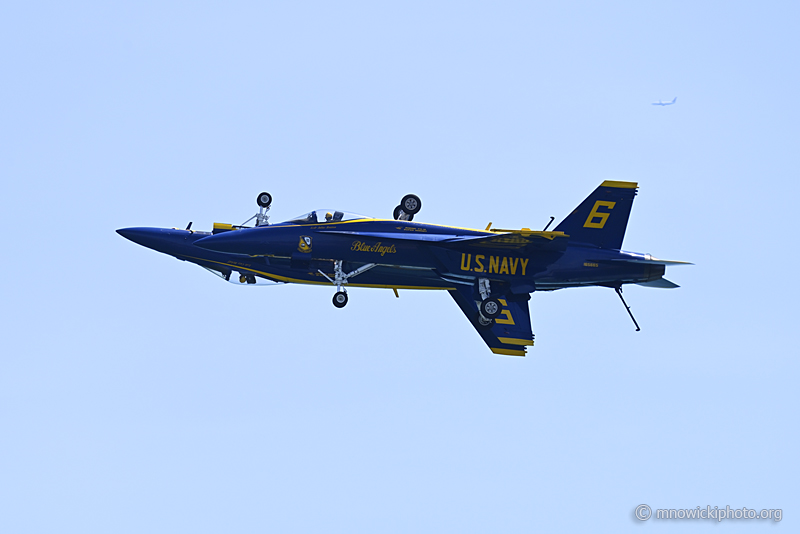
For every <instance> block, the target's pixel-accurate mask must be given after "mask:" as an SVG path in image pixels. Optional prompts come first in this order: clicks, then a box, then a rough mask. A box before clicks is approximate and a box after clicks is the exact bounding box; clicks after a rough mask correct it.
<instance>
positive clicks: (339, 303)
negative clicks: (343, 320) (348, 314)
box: [333, 291, 347, 308]
mask: <svg viewBox="0 0 800 534" xmlns="http://www.w3.org/2000/svg"><path fill="white" fill-rule="evenodd" d="M346 304H347V293H345V292H344V291H337V292H336V294H335V295H334V296H333V305H334V306H336V307H337V308H344V307H345V305H346Z"/></svg>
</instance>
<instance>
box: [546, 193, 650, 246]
mask: <svg viewBox="0 0 800 534" xmlns="http://www.w3.org/2000/svg"><path fill="white" fill-rule="evenodd" d="M637 187H638V185H637V184H636V182H614V181H609V180H606V181H605V182H603V183H602V184H600V187H598V188H597V189H595V190H594V192H593V193H592V194H591V195H589V196H588V197H586V200H584V201H583V202H581V205H580V206H578V207H577V208H575V209H574V210H573V211H572V213H570V214H569V215H567V218H566V219H564V220H563V221H561V222H560V223H559V225H558V226H557V227H556V231H557V232H564V233H565V234H567V235H569V240H570V242H579V243H586V244H588V245H595V246H597V247H602V248H612V249H620V248H622V238H624V237H625V228H626V227H627V226H628V217H629V216H630V214H631V206H633V197H635V196H636V189H637Z"/></svg>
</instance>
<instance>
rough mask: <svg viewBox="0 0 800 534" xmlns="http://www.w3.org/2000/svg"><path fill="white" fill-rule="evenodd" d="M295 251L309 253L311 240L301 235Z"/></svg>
mask: <svg viewBox="0 0 800 534" xmlns="http://www.w3.org/2000/svg"><path fill="white" fill-rule="evenodd" d="M297 250H299V251H300V252H303V253H309V252H311V238H310V237H309V236H307V235H301V236H300V243H299V244H298V245H297Z"/></svg>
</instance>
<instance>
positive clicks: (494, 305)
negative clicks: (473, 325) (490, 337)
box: [478, 278, 503, 328]
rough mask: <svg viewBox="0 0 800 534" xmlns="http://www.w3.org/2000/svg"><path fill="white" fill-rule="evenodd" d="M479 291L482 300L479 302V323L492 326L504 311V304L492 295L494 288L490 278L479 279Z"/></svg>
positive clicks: (483, 325)
mask: <svg viewBox="0 0 800 534" xmlns="http://www.w3.org/2000/svg"><path fill="white" fill-rule="evenodd" d="M478 292H479V293H480V295H481V301H480V303H478V324H479V325H480V326H482V327H484V328H490V327H491V326H492V325H493V324H494V320H495V319H496V318H497V317H498V316H499V315H500V312H502V311H503V306H502V305H501V304H500V301H499V300H497V299H495V298H492V297H491V294H492V288H491V285H490V283H489V279H488V278H479V279H478Z"/></svg>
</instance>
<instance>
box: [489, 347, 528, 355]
mask: <svg viewBox="0 0 800 534" xmlns="http://www.w3.org/2000/svg"><path fill="white" fill-rule="evenodd" d="M489 348H491V349H492V352H494V353H495V354H502V355H504V356H525V349H523V350H511V349H495V348H492V347H489Z"/></svg>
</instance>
